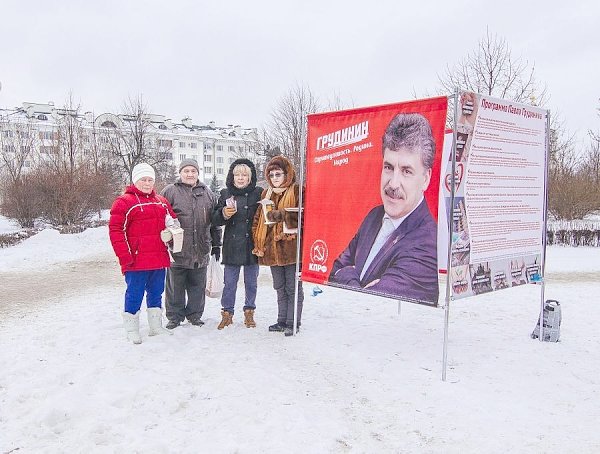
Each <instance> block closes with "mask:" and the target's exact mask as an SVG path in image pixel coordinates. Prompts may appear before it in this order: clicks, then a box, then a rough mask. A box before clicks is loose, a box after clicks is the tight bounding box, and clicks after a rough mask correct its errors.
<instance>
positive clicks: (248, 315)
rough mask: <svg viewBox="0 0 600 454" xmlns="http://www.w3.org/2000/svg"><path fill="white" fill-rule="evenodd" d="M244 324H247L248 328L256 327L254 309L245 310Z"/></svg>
mask: <svg viewBox="0 0 600 454" xmlns="http://www.w3.org/2000/svg"><path fill="white" fill-rule="evenodd" d="M244 325H246V328H256V322H255V321H254V309H245V310H244Z"/></svg>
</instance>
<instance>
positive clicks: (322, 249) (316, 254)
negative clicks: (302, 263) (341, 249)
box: [308, 240, 329, 273]
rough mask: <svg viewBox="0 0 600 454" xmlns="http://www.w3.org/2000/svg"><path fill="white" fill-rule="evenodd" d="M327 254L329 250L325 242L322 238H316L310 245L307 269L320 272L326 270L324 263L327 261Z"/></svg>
mask: <svg viewBox="0 0 600 454" xmlns="http://www.w3.org/2000/svg"><path fill="white" fill-rule="evenodd" d="M328 256H329V250H328V249H327V244H325V241H323V240H316V241H315V242H314V243H313V244H312V246H311V247H310V263H309V264H308V269H309V270H310V271H319V272H321V273H326V272H327V267H326V266H325V265H324V263H325V262H326V261H327V257H328Z"/></svg>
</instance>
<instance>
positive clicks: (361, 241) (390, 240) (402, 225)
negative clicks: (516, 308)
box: [302, 96, 448, 306]
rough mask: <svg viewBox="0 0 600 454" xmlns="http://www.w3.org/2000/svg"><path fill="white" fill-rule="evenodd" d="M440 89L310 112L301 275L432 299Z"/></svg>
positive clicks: (442, 112) (443, 107) (442, 107)
mask: <svg viewBox="0 0 600 454" xmlns="http://www.w3.org/2000/svg"><path fill="white" fill-rule="evenodd" d="M447 107H448V102H447V98H446V97H445V96H444V97H438V98H430V99H424V100H417V101H410V102H404V103H396V104H388V105H383V106H375V107H366V108H360V109H352V110H344V111H340V112H329V113H322V114H313V115H309V116H308V138H307V151H306V156H307V157H306V179H305V185H306V192H305V198H304V208H305V209H304V229H303V248H302V280H303V281H307V282H314V283H317V284H327V285H333V286H337V287H342V288H345V289H349V290H353V291H358V292H364V293H371V294H376V295H380V296H384V297H389V298H394V299H400V300H406V301H412V302H417V303H422V304H427V305H432V306H436V305H437V304H438V298H439V285H438V261H437V217H438V203H439V200H438V198H439V191H440V169H441V166H442V163H441V155H442V146H443V142H444V127H445V120H446V111H447Z"/></svg>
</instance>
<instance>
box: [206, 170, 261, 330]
mask: <svg viewBox="0 0 600 454" xmlns="http://www.w3.org/2000/svg"><path fill="white" fill-rule="evenodd" d="M225 185H226V187H225V189H222V190H221V195H220V197H219V201H218V202H217V206H216V207H215V209H214V211H213V215H212V222H213V224H214V225H224V226H225V234H224V235H223V260H222V263H223V265H225V288H224V289H223V295H222V297H221V306H222V307H223V309H222V310H221V317H222V319H221V323H219V326H218V327H217V328H218V329H223V328H225V327H226V326H228V325H230V324H231V323H232V321H233V313H234V308H235V294H236V290H237V284H238V280H239V277H240V269H241V268H242V267H244V287H245V290H246V299H245V301H244V324H245V325H246V327H247V328H250V327H255V326H256V323H255V322H254V310H255V309H256V304H255V301H256V290H257V286H258V270H259V266H258V261H257V258H256V256H255V255H254V254H252V249H253V248H254V241H253V240H252V220H253V219H254V214H255V213H256V210H257V207H258V205H259V200H260V195H261V192H262V188H261V187H256V167H255V166H254V164H253V163H252V161H249V160H248V159H236V160H235V161H234V162H233V163H232V164H231V166H230V167H229V173H228V174H227V180H226V181H225Z"/></svg>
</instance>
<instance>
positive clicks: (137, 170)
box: [131, 162, 156, 184]
mask: <svg viewBox="0 0 600 454" xmlns="http://www.w3.org/2000/svg"><path fill="white" fill-rule="evenodd" d="M144 177H151V178H152V179H156V176H155V174H154V169H153V168H152V166H151V165H150V164H146V163H145V162H142V163H141V164H136V166H135V167H134V168H133V172H131V181H132V182H133V183H134V184H135V182H136V181H137V180H139V179H140V178H144Z"/></svg>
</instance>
